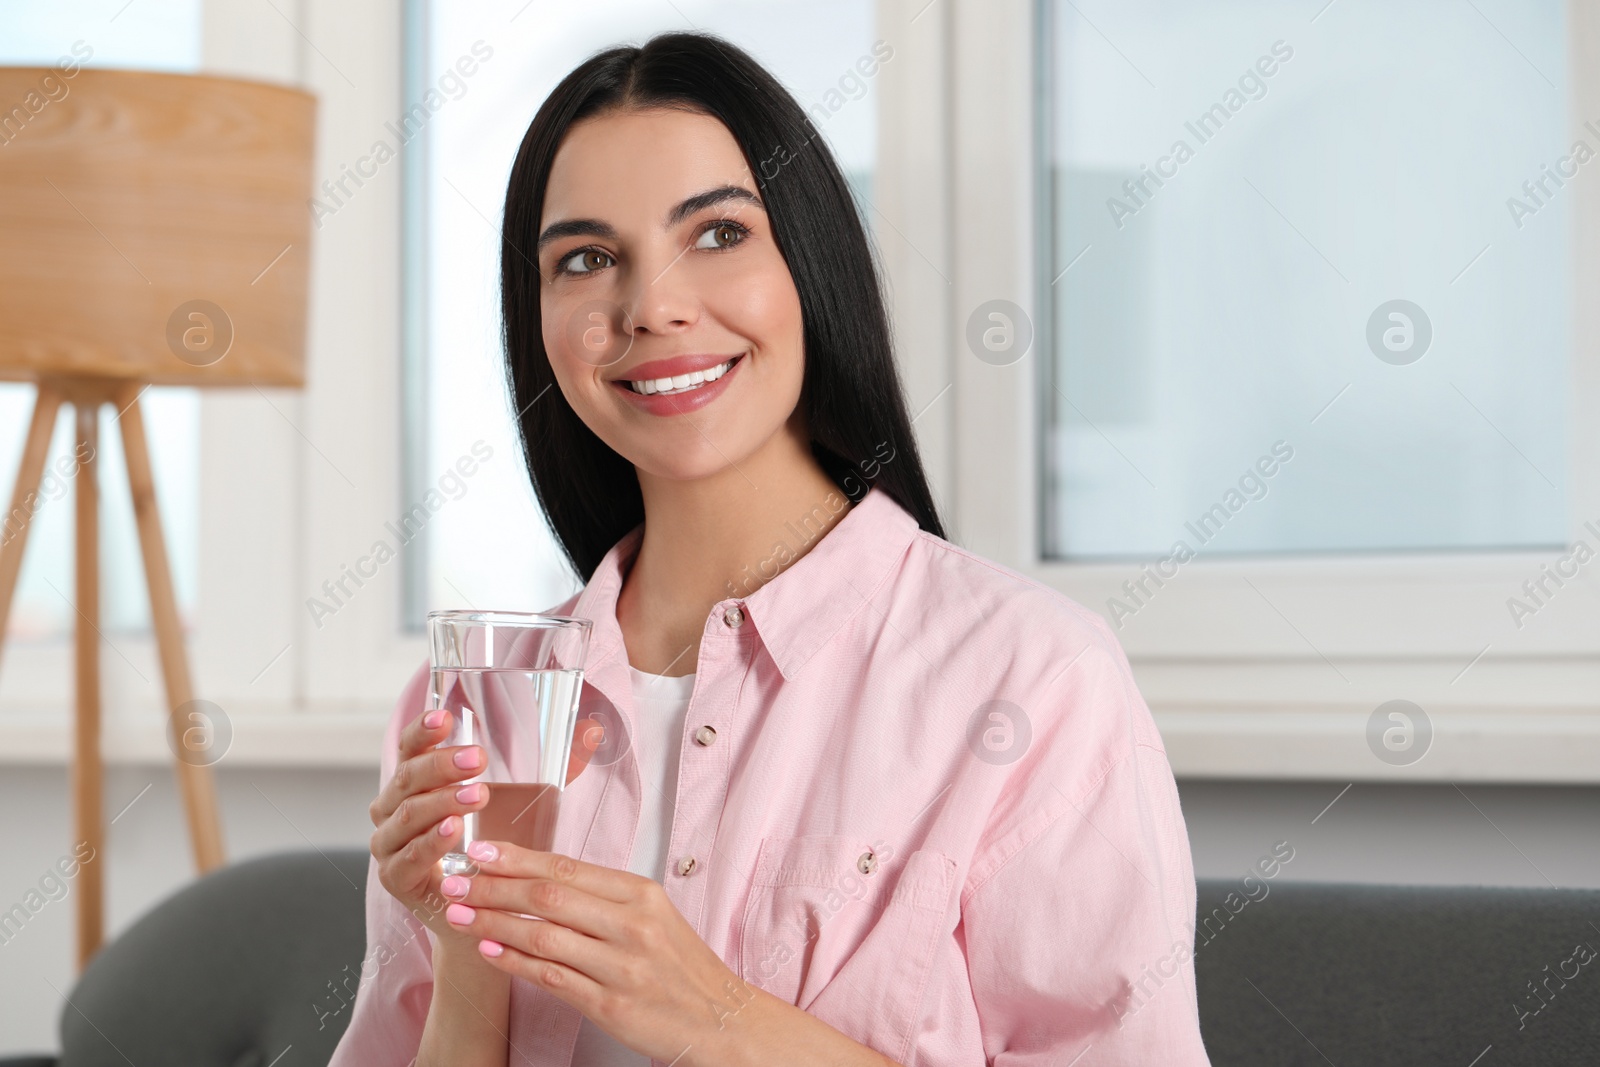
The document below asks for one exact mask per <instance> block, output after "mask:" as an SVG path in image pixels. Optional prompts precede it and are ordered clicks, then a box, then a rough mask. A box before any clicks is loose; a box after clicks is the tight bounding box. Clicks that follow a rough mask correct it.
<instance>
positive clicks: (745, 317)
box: [713, 260, 804, 355]
mask: <svg viewBox="0 0 1600 1067" xmlns="http://www.w3.org/2000/svg"><path fill="white" fill-rule="evenodd" d="M713 291H714V292H716V294H717V296H716V303H715V311H716V314H717V317H718V318H719V319H721V320H722V322H724V323H725V324H726V325H727V326H728V327H729V328H730V329H732V330H734V331H736V332H737V333H739V334H740V335H741V336H743V337H746V338H749V340H750V341H751V342H752V343H754V344H756V345H757V346H759V347H760V348H762V349H764V350H765V351H766V352H767V353H768V354H769V355H779V354H782V353H784V352H789V351H793V352H794V353H795V354H796V355H798V353H799V349H800V346H801V341H802V339H803V336H804V334H803V329H802V320H801V315H800V294H799V293H797V292H796V291H795V287H794V280H793V279H792V278H791V277H790V276H789V271H788V268H787V267H786V266H785V265H784V264H783V262H782V261H781V260H779V261H777V262H776V263H767V264H762V265H761V266H760V267H758V268H757V269H754V270H750V271H747V272H742V273H740V274H739V275H737V276H735V277H731V278H728V279H727V280H726V284H723V285H720V286H717V287H716V288H715V289H714V290H713Z"/></svg>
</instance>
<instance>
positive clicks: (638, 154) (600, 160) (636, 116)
mask: <svg viewBox="0 0 1600 1067" xmlns="http://www.w3.org/2000/svg"><path fill="white" fill-rule="evenodd" d="M718 185H742V186H744V187H745V188H747V189H750V190H752V191H757V190H756V185H755V182H754V180H753V176H752V175H751V173H750V167H749V164H748V163H746V161H745V158H744V153H743V152H741V151H740V150H739V142H737V141H735V140H734V138H733V134H731V133H729V132H728V128H727V127H726V126H724V125H723V124H722V123H721V122H719V121H718V120H717V119H715V118H712V117H711V116H710V115H703V114H699V113H695V112H686V111H672V110H667V109H664V108H654V109H650V110H644V111H637V110H633V111H621V112H612V113H608V114H602V115H596V116H594V117H592V118H587V119H584V120H583V121H582V122H579V123H575V124H573V126H572V127H571V128H570V129H569V130H568V131H567V135H566V137H565V138H564V139H563V140H562V142H561V147H560V148H558V149H557V150H556V157H555V161H554V162H553V163H552V164H551V168H550V180H549V183H548V185H547V186H546V189H545V197H544V216H543V218H541V219H540V220H539V225H540V228H541V229H542V228H543V227H544V226H546V225H548V224H550V223H551V222H554V221H557V220H559V219H569V218H600V219H606V220H609V221H612V222H615V223H617V224H618V225H642V226H650V227H652V228H655V227H659V226H660V225H661V223H662V221H663V220H664V219H665V217H666V213H667V210H668V209H669V208H670V207H672V206H673V205H674V204H676V203H678V202H679V201H681V200H683V199H685V198H687V197H690V196H693V195H694V194H695V193H699V192H703V191H705V190H706V189H710V188H713V187H715V186H718Z"/></svg>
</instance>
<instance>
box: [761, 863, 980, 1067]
mask: <svg viewBox="0 0 1600 1067" xmlns="http://www.w3.org/2000/svg"><path fill="white" fill-rule="evenodd" d="M955 867H956V865H955V861H954V860H952V859H950V858H949V857H948V856H946V855H945V854H944V853H942V852H939V851H937V850H934V849H923V850H921V851H917V852H913V853H911V854H909V855H899V854H896V853H895V852H894V851H893V850H892V849H890V848H889V847H888V846H885V845H883V844H881V843H880V844H877V845H874V843H873V842H871V841H868V840H865V839H861V838H855V837H847V836H841V835H828V834H823V835H810V836H806V837H769V838H766V839H764V840H763V841H762V843H761V848H760V851H759V853H758V855H757V859H756V870H755V875H754V877H753V878H752V880H751V886H750V895H749V898H748V900H747V902H746V904H745V912H744V922H743V927H742V931H741V933H742V936H741V940H740V950H739V973H740V976H741V977H742V978H743V979H744V980H745V981H747V982H749V983H750V984H751V985H755V986H759V987H760V988H762V989H764V990H766V991H767V992H768V993H771V994H772V995H773V996H775V997H780V998H782V999H783V1000H785V1001H787V1002H788V1003H790V1004H793V1005H795V1006H796V1007H798V1008H801V1009H802V1010H805V1011H810V1012H811V1013H812V1014H813V1015H816V1016H817V1017H818V1018H820V1019H823V1020H824V1021H827V1022H829V1023H830V1024H832V1025H834V1026H835V1027H836V1028H838V1029H841V1030H843V1031H844V1032H845V1033H846V1034H847V1035H848V1036H850V1037H853V1038H855V1039H856V1040H858V1041H863V1042H865V1043H867V1044H870V1045H872V1046H873V1047H875V1048H877V1049H878V1050H879V1051H880V1052H884V1053H885V1055H889V1056H891V1058H898V1055H899V1053H900V1052H901V1051H903V1050H902V1049H900V1048H896V1049H895V1050H894V1051H890V1049H889V1047H888V1046H903V1044H904V1042H905V1041H906V1040H907V1039H908V1038H909V1036H910V1033H911V1026H912V1023H913V1022H915V1020H916V1018H917V1016H918V1013H919V1012H920V1009H921V1003H922V994H923V990H924V988H925V987H926V985H927V979H928V975H929V973H930V971H931V968H932V965H933V960H934V956H935V950H936V949H937V946H938V942H939V940H940V938H941V937H942V936H943V935H944V934H945V933H947V932H948V931H947V930H946V925H945V924H946V917H947V915H948V914H949V911H950V895H951V887H952V884H953V882H954V879H955Z"/></svg>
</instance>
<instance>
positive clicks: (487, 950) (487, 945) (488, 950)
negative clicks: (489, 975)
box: [478, 938, 506, 956]
mask: <svg viewBox="0 0 1600 1067" xmlns="http://www.w3.org/2000/svg"><path fill="white" fill-rule="evenodd" d="M505 950H506V947H505V946H504V945H502V944H501V943H500V942H498V941H490V940H488V939H487V938H485V939H484V940H482V941H479V942H478V951H479V952H481V953H483V954H484V955H485V956H498V955H500V953H502V952H504V951H505Z"/></svg>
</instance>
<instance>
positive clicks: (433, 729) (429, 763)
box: [368, 709, 489, 937]
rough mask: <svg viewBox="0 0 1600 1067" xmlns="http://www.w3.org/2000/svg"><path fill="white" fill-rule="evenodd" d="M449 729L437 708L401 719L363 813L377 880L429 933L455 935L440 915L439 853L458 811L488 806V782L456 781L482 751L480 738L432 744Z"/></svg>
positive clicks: (447, 844)
mask: <svg viewBox="0 0 1600 1067" xmlns="http://www.w3.org/2000/svg"><path fill="white" fill-rule="evenodd" d="M429 723H434V725H432V726H430V725H428V724H429ZM449 736H450V712H448V711H445V710H443V709H439V710H434V711H429V712H426V713H425V714H422V715H419V716H417V717H416V718H415V719H413V720H412V721H411V722H410V723H408V724H407V725H406V726H405V727H404V728H403V729H402V730H401V731H400V759H399V762H398V763H397V764H395V769H394V774H393V775H391V776H390V778H389V780H388V781H387V782H385V783H384V785H383V789H382V790H381V791H380V792H379V793H378V796H377V799H375V800H373V802H372V806H371V807H370V808H369V809H368V814H369V815H371V817H372V824H373V825H374V826H376V827H377V830H376V831H375V832H374V833H373V835H372V842H371V848H372V856H373V858H374V859H376V860H377V861H378V878H379V880H380V881H381V882H382V883H383V887H384V888H385V889H387V890H388V891H389V894H390V895H391V896H393V897H394V898H395V899H396V900H398V901H399V902H400V903H401V904H404V905H405V907H406V910H407V911H409V912H411V913H412V914H413V915H415V916H416V917H417V919H418V920H419V921H421V922H422V923H423V925H425V926H427V927H428V928H429V929H430V930H432V931H433V932H434V933H435V934H438V935H439V936H441V937H443V936H444V935H445V934H447V933H448V934H451V935H452V936H455V937H460V936H462V935H461V934H460V933H459V932H457V931H455V930H453V929H452V928H451V926H450V924H449V923H448V922H446V921H445V918H444V905H445V898H444V896H443V895H442V894H441V893H440V892H439V883H440V882H442V881H444V874H443V872H442V871H440V869H439V860H440V859H442V858H443V857H444V854H445V853H446V852H449V851H450V848H451V845H452V844H453V843H454V842H456V841H458V840H459V839H460V836H461V818H462V816H463V815H464V814H466V813H467V812H473V811H481V810H482V809H483V808H484V807H486V806H487V805H488V802H489V789H488V786H487V785H486V784H485V783H482V782H475V783H473V784H472V785H468V786H464V787H463V786H458V785H457V784H456V783H458V782H460V781H461V780H462V779H463V778H471V777H474V776H475V775H477V774H479V773H480V772H481V770H482V768H483V761H484V759H485V758H486V754H485V752H484V750H483V746H481V745H457V746H452V747H449V748H439V747H438V745H439V743H440V742H442V741H444V740H445V739H447V738H448V737H449ZM463 797H465V799H463Z"/></svg>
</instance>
